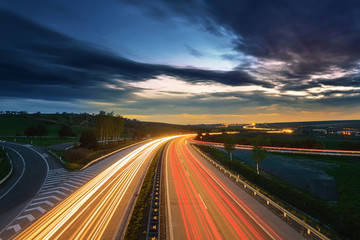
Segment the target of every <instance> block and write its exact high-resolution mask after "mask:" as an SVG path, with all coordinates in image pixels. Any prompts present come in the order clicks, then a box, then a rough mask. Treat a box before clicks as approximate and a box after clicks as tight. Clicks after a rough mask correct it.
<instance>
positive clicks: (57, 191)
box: [39, 190, 66, 196]
mask: <svg viewBox="0 0 360 240" xmlns="http://www.w3.org/2000/svg"><path fill="white" fill-rule="evenodd" d="M50 193H58V194H61V195H64V196H65V195H66V194H65V193H63V192H61V191H59V190H54V191H49V192H42V193H40V194H39V195H45V194H50Z"/></svg>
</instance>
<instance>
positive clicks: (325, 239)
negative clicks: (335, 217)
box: [191, 144, 330, 240]
mask: <svg viewBox="0 0 360 240" xmlns="http://www.w3.org/2000/svg"><path fill="white" fill-rule="evenodd" d="M191 146H193V147H194V149H195V150H196V151H197V152H198V153H199V154H200V155H201V156H203V157H204V158H205V159H206V160H208V161H209V162H210V163H212V164H214V165H215V167H218V168H219V169H220V170H222V171H224V174H226V175H228V176H229V177H230V178H234V179H235V181H236V182H237V183H238V184H242V185H243V187H244V188H248V189H250V190H251V191H252V192H253V194H254V196H255V195H257V196H259V197H261V198H262V199H264V200H265V201H266V204H267V205H272V206H273V207H275V208H277V209H278V210H279V211H281V212H282V213H283V216H284V217H289V218H291V219H292V220H294V221H295V222H297V223H298V224H300V225H301V226H303V227H304V228H305V229H306V230H307V234H308V235H310V234H311V233H313V234H314V235H315V236H316V237H318V238H319V239H322V240H330V239H329V238H328V237H326V236H325V235H323V234H322V233H320V232H319V231H318V230H316V229H315V228H313V227H312V226H310V225H309V224H307V223H306V222H304V221H302V220H301V219H299V218H298V217H297V216H295V215H294V214H292V213H291V212H289V211H288V210H286V209H285V208H283V207H281V206H280V205H279V204H277V203H276V202H274V201H272V200H271V199H270V198H268V197H266V196H265V195H263V194H262V193H261V192H259V191H258V190H256V189H255V188H253V187H252V186H250V185H249V184H247V183H246V182H244V181H243V180H241V179H240V175H235V174H233V173H232V172H230V171H229V170H228V169H226V168H225V167H224V166H222V165H221V164H219V163H217V162H216V161H214V160H212V159H211V158H209V157H208V156H207V155H206V154H204V153H203V152H202V151H201V150H200V149H198V148H197V147H195V146H194V145H193V144H191Z"/></svg>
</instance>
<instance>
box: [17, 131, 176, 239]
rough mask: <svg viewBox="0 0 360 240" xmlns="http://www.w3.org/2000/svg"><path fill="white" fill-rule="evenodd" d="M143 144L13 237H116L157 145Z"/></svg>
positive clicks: (126, 218)
mask: <svg viewBox="0 0 360 240" xmlns="http://www.w3.org/2000/svg"><path fill="white" fill-rule="evenodd" d="M169 139H170V138H163V139H159V140H154V141H152V142H149V143H146V144H144V145H142V146H140V147H138V148H137V149H136V150H134V151H132V152H130V153H129V154H128V155H126V156H125V157H123V158H121V159H118V161H116V162H115V163H114V164H113V165H112V166H110V167H109V168H107V169H106V170H104V171H103V172H101V173H100V174H99V175H97V176H96V177H94V178H93V179H92V180H90V181H89V182H88V183H86V184H85V185H83V186H82V187H81V188H79V189H78V190H77V191H75V192H74V193H73V194H71V195H70V196H69V197H67V198H66V199H65V200H64V201H62V202H61V203H59V204H58V205H57V206H55V207H54V208H53V209H51V210H50V211H49V212H47V213H46V214H45V215H43V216H42V217H41V218H40V219H38V220H37V221H36V222H34V223H33V224H32V225H30V226H29V227H28V228H26V229H25V230H24V231H22V232H21V233H20V234H19V235H17V236H16V237H15V238H14V239H118V238H120V237H121V236H122V234H123V233H124V231H125V229H126V225H127V222H128V220H129V217H130V210H131V209H132V206H133V204H134V203H135V201H134V200H135V198H136V194H137V193H138V190H139V188H140V185H141V182H142V179H143V177H144V175H145V173H146V170H147V167H148V165H149V163H150V160H151V159H152V157H153V156H154V154H155V153H156V150H157V149H158V147H159V146H160V145H161V144H162V143H164V142H166V141H168V140H169Z"/></svg>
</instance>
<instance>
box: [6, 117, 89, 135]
mask: <svg viewBox="0 0 360 240" xmlns="http://www.w3.org/2000/svg"><path fill="white" fill-rule="evenodd" d="M39 124H42V125H44V126H45V127H46V128H47V129H48V130H49V134H48V136H58V131H59V129H60V127H61V124H60V123H57V122H52V121H49V120H46V119H37V118H35V117H34V116H33V115H24V116H21V115H0V136H15V135H17V134H18V135H21V136H24V131H25V130H26V129H27V128H28V127H30V126H34V127H36V126H37V125H39ZM70 127H71V129H72V130H73V132H74V133H75V134H76V135H77V136H80V135H81V132H82V131H83V130H84V128H83V127H79V126H70ZM86 130H87V129H86Z"/></svg>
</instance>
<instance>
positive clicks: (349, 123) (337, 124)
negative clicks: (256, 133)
mask: <svg viewBox="0 0 360 240" xmlns="http://www.w3.org/2000/svg"><path fill="white" fill-rule="evenodd" d="M268 125H269V126H271V127H278V128H284V127H324V128H327V127H334V128H357V129H359V128H360V120H340V121H310V122H283V123H269V124H268Z"/></svg>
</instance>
